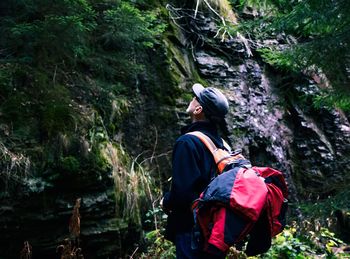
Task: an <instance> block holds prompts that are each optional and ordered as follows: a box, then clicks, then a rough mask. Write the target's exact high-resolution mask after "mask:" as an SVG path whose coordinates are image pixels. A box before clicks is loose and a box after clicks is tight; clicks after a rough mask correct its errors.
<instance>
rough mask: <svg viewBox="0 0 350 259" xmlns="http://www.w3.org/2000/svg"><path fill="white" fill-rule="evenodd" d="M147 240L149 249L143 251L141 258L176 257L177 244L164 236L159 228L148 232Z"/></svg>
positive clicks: (165, 258) (163, 258) (162, 258)
mask: <svg viewBox="0 0 350 259" xmlns="http://www.w3.org/2000/svg"><path fill="white" fill-rule="evenodd" d="M146 240H147V243H148V244H149V246H148V251H147V253H143V254H142V255H141V256H140V258H160V259H168V258H169V259H171V258H176V255H175V246H174V245H173V243H171V242H170V241H168V240H166V239H165V238H164V236H163V235H162V234H161V233H160V230H159V229H156V230H153V231H150V232H148V233H147V234H146Z"/></svg>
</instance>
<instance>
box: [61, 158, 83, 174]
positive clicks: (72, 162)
mask: <svg viewBox="0 0 350 259" xmlns="http://www.w3.org/2000/svg"><path fill="white" fill-rule="evenodd" d="M60 165H61V168H62V170H64V171H65V172H69V173H77V172H79V170H80V162H79V161H78V159H76V158H75V157H74V156H67V157H63V158H62V159H61V163H60Z"/></svg>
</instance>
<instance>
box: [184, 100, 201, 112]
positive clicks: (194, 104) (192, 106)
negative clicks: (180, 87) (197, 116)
mask: <svg viewBox="0 0 350 259" xmlns="http://www.w3.org/2000/svg"><path fill="white" fill-rule="evenodd" d="M200 106H201V105H200V103H199V102H198V101H197V98H196V97H193V99H192V101H191V102H190V104H189V105H188V107H187V109H186V112H187V114H189V115H190V116H192V115H193V113H194V111H195V110H196V108H198V107H200Z"/></svg>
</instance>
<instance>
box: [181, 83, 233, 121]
mask: <svg viewBox="0 0 350 259" xmlns="http://www.w3.org/2000/svg"><path fill="white" fill-rule="evenodd" d="M192 90H193V92H194V94H195V98H193V100H192V101H191V103H190V104H189V106H188V108H187V110H186V111H187V113H188V114H189V115H190V116H191V118H192V120H202V119H205V118H206V119H209V118H210V117H216V118H224V117H225V115H226V114H227V112H228V107H229V104H228V101H227V99H226V97H225V96H224V95H223V94H222V93H221V92H220V91H219V90H218V89H216V88H214V87H207V88H204V87H203V86H202V85H201V84H194V85H193V86H192ZM203 113H204V114H203Z"/></svg>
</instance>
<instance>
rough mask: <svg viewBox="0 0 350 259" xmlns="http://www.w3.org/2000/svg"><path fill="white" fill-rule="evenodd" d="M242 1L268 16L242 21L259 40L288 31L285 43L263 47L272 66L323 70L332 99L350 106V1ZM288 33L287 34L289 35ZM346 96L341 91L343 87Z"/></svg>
mask: <svg viewBox="0 0 350 259" xmlns="http://www.w3.org/2000/svg"><path fill="white" fill-rule="evenodd" d="M240 4H241V5H244V6H247V5H248V6H249V5H250V6H254V7H256V8H258V10H259V11H260V12H261V14H262V15H263V17H261V18H256V19H254V20H252V21H249V22H247V23H243V24H242V26H240V30H245V31H246V32H247V33H249V35H250V36H252V37H254V38H256V39H267V38H271V37H276V35H280V36H281V35H284V36H283V37H284V41H285V43H286V44H285V45H284V46H283V47H278V48H277V47H275V48H272V49H267V48H264V49H261V50H259V51H260V53H261V54H262V57H263V58H264V59H265V60H266V61H267V62H268V63H269V64H271V65H272V66H275V67H278V68H283V69H287V70H292V71H310V70H311V71H315V72H316V73H318V74H324V75H325V76H326V78H327V79H328V81H329V83H330V85H331V86H332V87H333V88H334V89H335V90H334V92H332V91H329V92H328V94H329V95H332V96H330V97H329V98H325V99H324V100H326V99H327V103H332V104H333V105H336V106H338V107H339V105H340V106H341V107H342V108H344V107H345V108H346V109H349V105H348V102H349V100H350V93H349V89H348V86H349V83H350V75H349V64H350V48H349V44H350V33H349V28H350V17H349V15H348V13H349V12H350V2H349V1H347V0H335V1H323V0H322V1H317V0H303V1H285V0H265V1H255V0H243V1H240ZM285 34H287V35H288V36H286V35H285ZM339 90H340V91H341V92H342V96H341V97H339V96H337V94H335V93H337V92H338V91H339Z"/></svg>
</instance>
